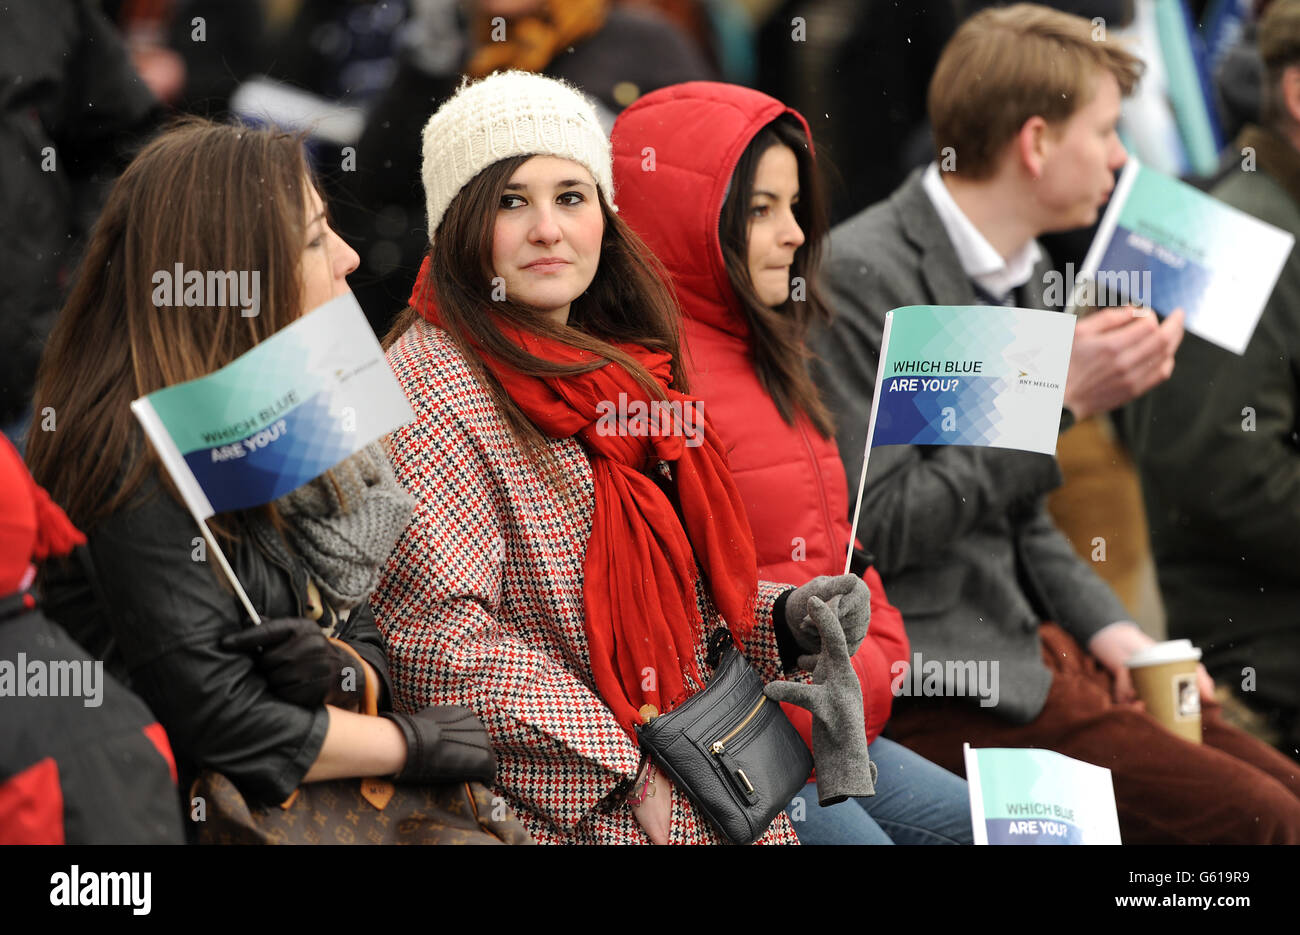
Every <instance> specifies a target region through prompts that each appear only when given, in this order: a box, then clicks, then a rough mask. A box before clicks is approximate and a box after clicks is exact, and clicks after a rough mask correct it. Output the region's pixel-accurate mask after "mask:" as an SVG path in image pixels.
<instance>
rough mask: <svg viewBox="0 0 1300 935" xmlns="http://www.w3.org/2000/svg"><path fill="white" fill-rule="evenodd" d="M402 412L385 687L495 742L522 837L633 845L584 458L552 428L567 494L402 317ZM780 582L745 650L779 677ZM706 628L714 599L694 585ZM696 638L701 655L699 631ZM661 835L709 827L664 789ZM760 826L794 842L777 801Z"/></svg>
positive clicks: (629, 770) (429, 331)
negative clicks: (597, 653) (409, 501)
mask: <svg viewBox="0 0 1300 935" xmlns="http://www.w3.org/2000/svg"><path fill="white" fill-rule="evenodd" d="M388 359H389V362H390V363H391V364H392V367H393V370H394V372H395V373H396V374H397V377H398V380H399V381H401V384H402V386H403V388H404V389H405V391H406V395H407V397H408V398H409V399H410V401H411V405H412V407H413V408H414V410H415V414H416V417H415V419H414V420H413V421H412V422H411V423H409V424H408V425H406V426H403V427H402V428H400V429H398V430H397V431H396V432H394V433H393V435H392V459H393V467H394V469H395V470H396V472H397V477H398V479H399V480H400V481H401V483H402V484H403V486H405V487H406V489H407V490H408V491H410V493H411V494H412V495H413V496H414V497H415V499H416V501H417V502H416V507H415V512H414V514H413V515H412V517H411V522H410V524H409V525H408V526H407V528H406V531H405V533H404V534H403V536H402V539H401V540H400V541H399V542H398V544H397V546H396V548H395V549H394V550H393V553H392V555H391V556H390V557H389V560H388V565H387V567H386V568H385V570H384V573H383V576H382V578H381V579H380V582H379V588H378V590H377V591H376V593H375V595H374V597H373V599H372V601H373V605H374V611H375V618H376V620H377V622H378V624H379V628H380V630H381V631H382V632H383V634H384V637H385V638H386V639H387V641H388V652H389V658H390V661H391V664H392V676H393V684H394V691H395V694H396V699H395V704H396V706H397V707H398V709H399V710H404V711H415V710H418V709H420V708H423V707H426V706H428V705H433V704H461V705H467V706H468V707H470V708H472V709H473V710H474V712H475V713H476V714H478V716H479V717H480V718H481V719H482V720H483V723H484V724H485V725H486V727H487V730H488V733H489V735H490V736H491V738H492V742H493V745H494V747H495V749H496V752H497V760H498V770H497V786H496V791H497V793H498V794H500V795H502V796H504V797H505V799H506V800H507V801H508V802H509V804H510V806H511V808H513V809H514V810H515V812H516V813H517V814H518V816H519V819H520V821H521V822H523V824H524V826H525V827H526V828H527V829H528V831H529V833H530V834H532V835H533V837H534V838H536V839H537V840H538V841H539V842H542V843H565V844H646V843H649V838H648V837H647V836H646V835H645V833H644V832H643V831H642V830H641V827H640V825H639V824H638V823H637V821H636V819H635V817H634V816H633V814H632V810H631V808H630V807H629V806H628V805H627V803H626V800H625V797H624V794H625V793H626V791H627V790H628V784H629V783H630V782H631V780H633V779H634V778H635V775H636V772H637V767H638V765H639V763H640V751H639V748H638V747H637V745H636V743H635V742H634V741H633V740H632V739H631V738H629V737H628V735H627V734H626V733H625V732H624V731H623V730H622V728H621V727H619V725H618V722H617V721H616V720H615V719H614V715H613V713H612V712H611V711H610V710H609V708H608V707H606V706H605V704H604V702H603V701H602V700H601V698H600V696H599V695H598V694H597V693H596V690H595V687H594V685H595V683H594V680H593V678H592V674H591V667H590V664H589V662H588V655H587V638H586V633H585V631H584V629H583V597H582V567H583V558H584V556H585V554H586V549H587V538H588V534H589V532H590V529H591V514H592V504H593V499H594V498H593V490H594V488H593V484H592V475H591V465H590V462H589V461H588V458H587V454H586V453H585V451H584V450H583V448H582V446H581V445H580V444H579V443H578V442H576V441H574V440H573V439H561V440H551V442H550V447H551V450H552V452H553V453H554V454H555V457H556V459H557V462H558V464H559V465H560V466H561V467H562V468H563V470H564V471H565V472H566V473H567V474H568V475H569V477H570V478H571V479H572V482H573V483H572V489H573V491H574V492H575V493H574V494H571V496H570V502H568V503H567V504H566V503H565V502H564V501H563V500H562V499H561V498H560V496H559V495H558V494H557V493H556V492H555V491H554V490H553V489H552V488H551V487H550V486H549V485H548V484H547V483H546V481H545V480H544V479H543V477H542V475H541V473H540V472H539V471H538V470H537V468H536V467H534V465H533V464H532V462H531V461H530V460H529V459H528V457H527V456H526V455H525V454H524V453H523V452H522V451H521V450H520V449H519V448H518V446H517V445H516V444H515V442H514V440H513V436H512V435H511V434H510V431H509V428H508V427H507V424H506V422H505V420H504V418H503V417H502V416H501V414H500V412H499V410H497V408H496V406H495V405H494V404H493V402H492V400H491V397H490V396H489V395H488V394H487V392H486V391H485V389H484V388H483V386H482V385H481V384H480V383H479V382H478V380H477V379H476V378H475V377H474V375H473V373H472V372H471V371H470V369H469V366H468V364H467V363H466V361H465V359H464V357H463V356H462V355H461V353H460V351H459V350H457V348H456V347H455V345H454V343H453V342H452V341H451V339H450V338H449V337H448V335H447V334H446V332H444V331H442V330H441V329H439V328H436V327H434V326H432V325H429V324H426V323H425V322H417V323H416V324H415V325H414V326H413V327H412V328H411V329H410V330H409V331H407V333H406V334H405V335H403V336H402V338H401V339H400V340H399V341H398V342H397V343H396V344H394V345H393V347H392V348H391V349H390V350H389V352H388ZM785 587H788V585H782V586H778V585H774V584H770V583H767V582H760V584H759V593H758V598H757V606H756V610H755V619H756V621H757V626H756V627H755V631H754V634H753V636H752V637H751V638H750V640H749V642H748V643H747V645H746V650H747V651H746V657H747V658H748V659H749V661H750V663H751V664H752V665H753V666H754V667H755V668H756V669H757V670H758V672H759V673H760V674H761V675H762V676H763V678H764V679H765V680H769V681H770V680H772V679H776V678H780V677H781V663H780V658H779V655H778V652H777V646H776V639H775V636H774V634H773V631H772V619H771V618H772V605H773V603H774V602H775V600H776V597H777V596H778V595H779V594H780V593H781V591H782V590H784V588H785ZM700 602H701V611H702V613H703V614H704V619H705V621H706V625H705V626H706V628H707V630H711V629H712V628H713V627H715V626H717V622H718V619H719V618H718V615H717V612H716V611H715V610H714V609H713V608H712V605H711V603H710V602H709V600H708V598H707V597H706V596H705V595H704V594H703V591H702V590H701V592H700ZM707 630H706V631H702V633H701V636H700V638H699V639H697V641H696V651H697V656H698V658H699V666H700V671H701V672H702V673H707V672H708V671H709V669H708V668H707V666H706V665H705V663H704V650H705V647H704V638H703V632H707ZM670 840H671V842H672V843H683V844H711V843H722V839H721V838H720V836H719V835H718V834H717V832H716V831H714V830H713V828H712V827H711V826H710V825H709V824H708V822H707V820H706V819H705V818H704V816H703V815H702V814H701V813H700V812H699V811H698V810H697V809H696V808H695V806H694V805H692V804H691V803H690V802H689V801H688V800H687V799H686V797H685V796H684V795H682V794H681V793H680V791H679V790H675V792H674V796H673V811H672V825H671V833H670ZM759 843H764V844H778V843H790V844H795V843H798V842H797V839H796V838H795V836H794V832H793V830H792V828H791V826H790V822H789V820H788V818H787V817H786V815H785V813H782V814H780V815H779V816H778V817H777V819H776V821H775V822H773V824H772V827H770V828H769V829H768V830H767V832H766V833H765V834H764V836H763V837H762V838H761V839H760V841H759Z"/></svg>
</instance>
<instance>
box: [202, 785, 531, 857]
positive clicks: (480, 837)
mask: <svg viewBox="0 0 1300 935" xmlns="http://www.w3.org/2000/svg"><path fill="white" fill-rule="evenodd" d="M195 796H201V797H202V798H203V800H204V807H205V811H206V816H205V820H204V821H202V822H199V823H197V824H198V829H199V831H198V838H199V843H201V844H489V845H491V844H532V843H533V840H532V838H530V837H529V836H528V832H527V831H525V830H524V828H523V825H521V824H520V823H519V820H518V819H517V818H515V816H514V814H513V813H512V812H511V811H510V809H509V808H508V807H507V806H506V804H505V802H504V801H502V800H501V799H496V800H495V802H494V801H493V795H492V791H491V790H490V789H488V788H487V787H486V786H483V785H482V784H480V783H476V782H475V783H470V782H462V783H448V784H442V785H436V786H408V785H395V784H394V783H392V782H390V781H388V780H386V779H335V780H329V781H327V782H310V783H304V784H303V785H301V786H299V787H298V788H297V789H295V790H294V793H293V795H291V796H290V797H289V798H288V800H286V801H285V802H284V803H283V804H281V805H249V803H248V802H247V801H245V799H244V797H243V796H242V795H241V794H240V792H239V790H238V789H236V788H235V784H234V783H232V782H231V781H230V780H229V779H227V778H226V777H225V776H223V775H222V774H221V773H217V772H213V771H212V770H205V771H204V772H203V773H202V774H201V775H200V776H199V777H198V779H196V780H195V781H194V785H193V786H192V787H191V789H190V801H191V802H192V801H193V800H194V797H195ZM494 816H495V817H494Z"/></svg>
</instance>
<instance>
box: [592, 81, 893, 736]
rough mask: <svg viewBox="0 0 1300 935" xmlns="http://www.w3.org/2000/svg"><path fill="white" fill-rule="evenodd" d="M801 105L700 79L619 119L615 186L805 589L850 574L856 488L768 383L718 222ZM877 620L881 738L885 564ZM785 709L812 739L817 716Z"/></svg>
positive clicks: (756, 522) (738, 465) (873, 577)
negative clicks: (766, 145)
mask: <svg viewBox="0 0 1300 935" xmlns="http://www.w3.org/2000/svg"><path fill="white" fill-rule="evenodd" d="M785 113H789V114H793V115H794V116H795V117H797V118H798V119H799V121H800V122H801V123H803V124H804V130H805V132H806V131H807V123H806V122H804V120H803V117H802V116H800V115H799V114H798V113H797V112H796V111H793V110H791V109H789V108H787V107H786V106H785V105H784V104H782V103H781V102H780V101H778V100H776V99H775V98H771V97H768V96H767V95H766V94H761V93H759V92H757V91H752V90H750V89H748V88H742V87H738V86H736V85H728V84H717V83H714V82H707V81H696V82H690V83H687V84H679V85H673V86H672V87H668V88H664V89H662V90H660V91H655V92H654V93H652V94H647V95H646V96H645V97H643V98H641V99H640V100H638V101H637V102H636V103H635V104H633V105H632V106H631V107H629V108H627V110H625V111H623V113H622V114H621V115H620V116H619V118H618V121H617V122H616V123H615V124H614V131H613V136H612V139H613V145H614V189H615V193H616V198H617V201H618V206H619V216H620V217H622V218H623V220H624V221H626V222H627V223H628V224H629V225H631V227H632V229H633V230H635V231H636V232H637V233H638V234H640V235H641V237H642V239H644V240H645V242H646V243H647V244H648V245H649V246H650V248H651V249H652V250H653V251H654V252H655V253H656V254H657V255H658V257H659V259H660V260H662V261H663V263H664V266H665V267H666V268H667V269H668V272H669V273H670V274H671V275H672V279H673V281H674V284H675V285H676V288H677V297H678V300H679V301H680V302H681V304H682V309H683V311H684V312H685V314H686V323H685V329H684V330H685V335H684V337H685V343H686V349H687V355H686V356H687V363H688V368H689V372H690V379H691V393H692V395H693V396H698V397H699V398H701V399H703V400H704V408H705V413H706V415H707V418H708V420H709V422H710V423H711V424H712V425H713V426H714V428H715V429H716V430H717V431H718V432H719V434H721V436H722V438H723V439H724V441H725V442H726V443H727V447H728V459H729V461H730V464H731V472H732V475H733V476H734V477H735V479H736V485H737V486H738V487H739V488H740V493H741V495H742V496H743V497H744V500H745V508H746V509H747V510H748V512H749V522H750V525H751V526H752V527H753V530H754V539H755V542H756V544H757V547H758V564H759V577H760V578H763V579H765V580H768V581H788V582H790V583H791V584H796V585H797V584H803V583H805V582H807V581H810V580H811V579H812V578H815V577H816V576H817V575H837V574H840V573H842V572H843V570H844V552H845V548H846V547H847V545H848V541H849V510H848V485H847V483H846V479H845V476H844V465H843V463H842V462H841V461H840V456H839V451H838V449H837V448H836V446H835V442H834V440H833V439H830V438H823V437H822V436H821V435H819V434H818V433H817V430H816V429H815V428H813V427H812V425H811V424H809V423H808V422H807V421H806V420H805V419H802V418H800V419H799V421H798V423H797V424H796V425H794V426H790V425H788V424H786V422H785V421H784V420H782V418H781V416H780V414H779V413H778V412H777V408H776V405H775V404H774V403H773V402H772V399H771V397H770V396H768V395H767V393H766V392H765V391H764V390H763V388H762V386H761V385H760V384H759V382H758V374H757V372H756V371H755V369H754V365H753V361H752V359H751V356H750V346H749V341H750V334H749V324H748V322H747V321H746V319H745V316H744V313H743V312H742V311H741V308H740V303H739V300H738V299H737V298H736V294H735V291H734V290H733V289H732V288H731V282H730V279H729V278H728V276H727V270H726V266H725V264H724V262H723V258H722V244H721V241H720V239H719V235H718V219H719V217H720V215H721V212H722V204H723V201H724V199H725V197H726V191H727V188H728V183H729V181H730V179H731V175H732V172H733V171H734V170H735V167H736V163H737V162H739V160H740V155H741V153H743V152H744V150H745V147H746V146H747V145H748V144H749V141H750V140H751V139H753V138H754V136H755V135H756V134H757V133H758V131H759V130H761V129H762V128H763V126H764V125H765V124H767V123H769V122H771V121H772V120H774V119H776V118H777V117H779V116H780V115H781V114H785ZM863 578H864V580H865V581H866V582H867V585H868V586H869V587H870V588H871V626H870V629H869V630H868V633H867V638H866V639H865V640H864V641H863V642H862V645H861V647H860V648H859V649H858V651H857V653H856V654H855V655H854V657H853V666H854V668H855V669H856V670H857V672H858V677H859V678H860V679H861V681H862V697H863V702H864V707H865V713H866V723H867V737H868V739H869V740H874V739H875V738H876V736H877V735H879V733H880V731H881V729H882V728H883V727H884V726H885V722H886V721H887V720H889V711H890V707H891V704H892V702H893V695H892V694H891V692H890V682H891V680H892V678H893V676H892V675H891V673H890V666H891V665H893V664H894V663H895V662H900V661H902V662H906V660H907V658H908V652H909V650H908V642H907V635H906V634H905V633H904V631H903V618H902V615H901V614H900V613H899V612H898V610H897V609H896V608H895V607H894V606H893V605H891V604H890V603H889V601H888V600H887V599H886V598H885V591H884V587H883V586H882V585H881V583H880V576H879V575H878V574H876V570H875V569H874V568H869V569H867V572H866V574H864V575H863ZM784 707H785V711H786V713H787V714H788V715H789V716H790V720H791V721H793V722H794V724H795V726H796V727H797V728H798V729H799V732H800V733H801V734H802V735H803V738H804V740H805V741H806V742H810V736H811V726H812V717H811V715H810V714H809V713H808V712H807V711H805V710H804V709H802V708H796V707H794V706H792V705H785V706H784Z"/></svg>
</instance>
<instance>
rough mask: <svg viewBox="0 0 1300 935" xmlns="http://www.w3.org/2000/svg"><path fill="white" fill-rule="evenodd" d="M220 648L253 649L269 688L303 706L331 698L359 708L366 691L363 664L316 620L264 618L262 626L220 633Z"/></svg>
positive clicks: (306, 706)
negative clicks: (326, 634)
mask: <svg viewBox="0 0 1300 935" xmlns="http://www.w3.org/2000/svg"><path fill="white" fill-rule="evenodd" d="M221 648H222V649H224V650H226V651H227V652H252V653H254V654H255V655H254V656H253V659H254V661H255V662H256V663H257V667H258V669H260V670H261V673H262V676H263V677H264V678H265V679H266V681H267V684H268V685H269V686H270V687H271V691H273V692H274V693H275V694H276V695H278V696H280V697H281V698H283V699H284V700H285V701H289V702H292V703H293V704H296V705H301V706H302V707H304V708H316V707H319V706H320V705H323V704H332V705H337V706H339V707H341V708H350V709H354V710H355V709H356V707H357V704H358V702H359V700H360V699H361V698H362V697H364V691H365V685H366V670H365V667H364V666H363V665H361V663H360V662H358V661H357V657H355V656H353V655H351V654H350V653H349V652H348V651H347V650H346V649H342V648H341V647H339V646H336V645H335V644H334V643H331V642H330V640H329V638H328V637H326V636H325V631H324V630H322V629H321V627H320V624H318V623H316V622H315V621H313V620H306V619H304V618H302V617H281V618H278V619H276V620H263V621H262V623H261V625H260V626H256V627H249V628H248V629H247V630H241V631H239V632H238V633H232V634H230V635H229V636H224V637H222V639H221ZM259 650H260V652H259Z"/></svg>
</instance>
